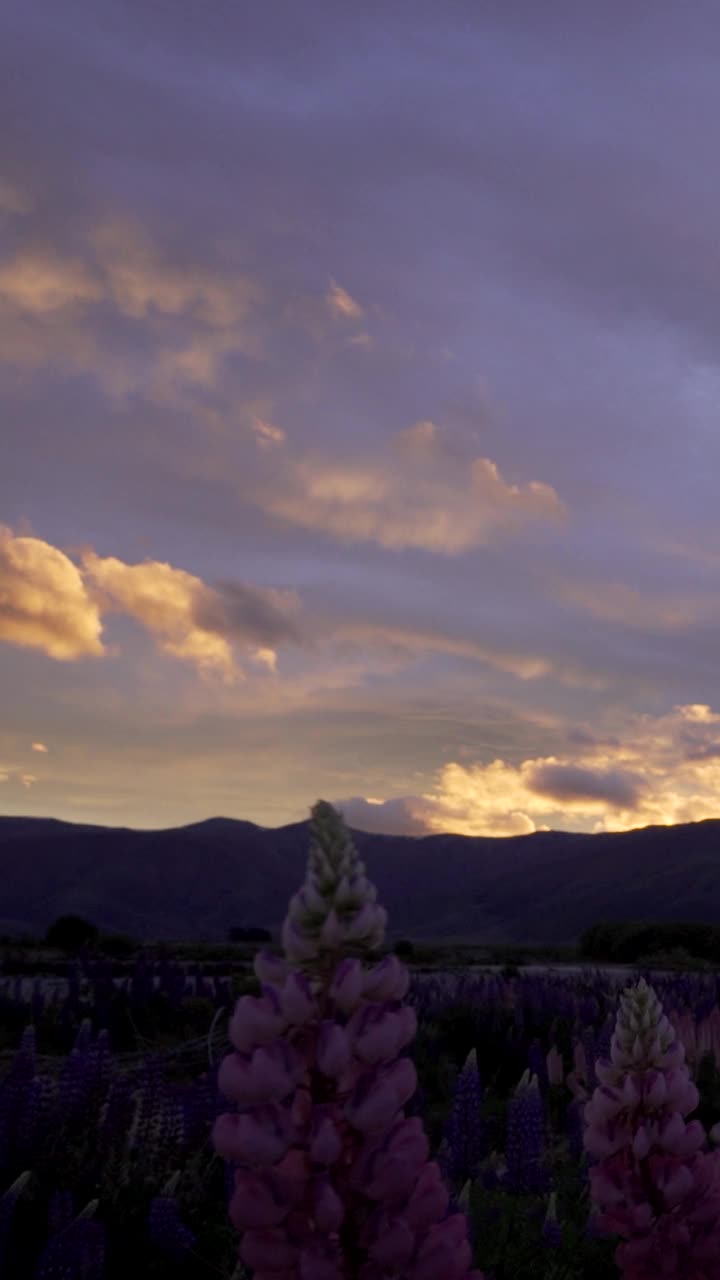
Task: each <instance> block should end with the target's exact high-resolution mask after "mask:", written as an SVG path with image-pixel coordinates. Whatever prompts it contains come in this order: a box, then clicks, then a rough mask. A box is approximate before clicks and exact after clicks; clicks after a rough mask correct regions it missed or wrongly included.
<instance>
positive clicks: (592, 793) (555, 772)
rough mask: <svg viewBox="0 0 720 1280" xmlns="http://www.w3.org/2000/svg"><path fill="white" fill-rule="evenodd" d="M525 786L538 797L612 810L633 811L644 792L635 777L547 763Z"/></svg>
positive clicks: (618, 771) (534, 771)
mask: <svg viewBox="0 0 720 1280" xmlns="http://www.w3.org/2000/svg"><path fill="white" fill-rule="evenodd" d="M527 786H528V787H529V788H530V790H531V791H536V792H537V794H538V795H540V796H547V797H548V798H549V799H552V800H559V801H561V802H565V801H567V800H571V801H575V800H578V801H581V800H590V801H591V802H593V803H594V802H595V801H596V800H598V801H601V802H602V803H603V804H606V805H608V806H609V807H610V808H613V809H633V808H635V806H636V805H637V803H638V801H639V800H640V798H641V796H642V795H643V794H644V793H645V792H646V790H647V783H646V781H645V779H644V778H643V777H642V776H641V775H640V774H638V773H631V772H629V771H623V770H622V769H600V770H593V769H583V768H581V767H580V766H579V765H568V764H554V763H551V762H549V761H548V762H547V763H545V764H540V765H536V766H535V767H534V768H533V769H532V770H531V771H530V775H529V777H528V779H527Z"/></svg>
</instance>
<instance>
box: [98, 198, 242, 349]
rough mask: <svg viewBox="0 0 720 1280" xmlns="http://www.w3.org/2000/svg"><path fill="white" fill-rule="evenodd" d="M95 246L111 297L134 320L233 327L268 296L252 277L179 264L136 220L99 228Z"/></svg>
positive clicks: (193, 264)
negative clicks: (186, 319) (158, 317)
mask: <svg viewBox="0 0 720 1280" xmlns="http://www.w3.org/2000/svg"><path fill="white" fill-rule="evenodd" d="M92 244H93V246H94V249H95V254H96V258H97V262H98V266H99V268H100V270H101V272H102V273H103V274H104V277H105V283H106V296H109V297H110V298H112V300H113V301H114V302H115V305H116V306H117V307H118V309H119V310H120V311H121V312H122V313H123V314H124V315H127V316H130V317H132V318H134V319H142V318H144V317H145V316H148V315H150V314H152V313H153V312H158V313H160V314H164V315H170V316H177V315H190V316H192V317H193V318H194V319H196V320H197V321H199V322H200V323H201V324H204V325H208V326H209V327H210V328H212V329H231V328H233V327H235V326H237V325H238V324H240V323H241V322H242V321H243V320H245V319H246V318H247V316H248V314H249V313H250V311H251V310H252V308H253V307H255V306H256V305H257V304H258V303H259V302H260V301H261V300H262V298H263V296H264V291H263V289H262V288H261V286H260V284H259V283H258V282H257V281H256V280H252V279H250V277H248V276H244V275H241V274H238V273H233V274H231V275H229V276H228V275H227V274H226V273H224V272H220V271H213V270H211V269H210V268H208V267H203V266H198V265H197V264H196V263H187V262H178V263H173V262H172V260H170V259H169V258H168V257H165V256H163V255H162V254H161V253H159V252H158V250H157V248H156V247H155V246H154V245H153V243H152V242H151V240H150V239H149V237H148V236H147V235H145V234H144V233H143V231H142V230H141V228H140V227H139V226H138V225H137V224H136V223H133V222H130V221H115V222H110V223H106V224H105V225H102V226H100V227H98V228H97V230H96V231H95V232H94V233H93V235H92Z"/></svg>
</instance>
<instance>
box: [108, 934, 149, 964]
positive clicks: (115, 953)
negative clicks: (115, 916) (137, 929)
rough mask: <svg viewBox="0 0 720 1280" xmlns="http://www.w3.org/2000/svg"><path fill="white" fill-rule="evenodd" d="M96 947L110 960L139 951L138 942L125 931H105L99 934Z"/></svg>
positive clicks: (122, 957)
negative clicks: (105, 932)
mask: <svg viewBox="0 0 720 1280" xmlns="http://www.w3.org/2000/svg"><path fill="white" fill-rule="evenodd" d="M98 947H99V950H100V951H101V952H102V953H103V955H105V956H109V957H110V958H111V959H112V960H124V959H126V958H127V957H128V956H133V955H135V952H136V951H139V949H140V943H139V942H136V941H135V939H134V938H130V937H128V935H127V934H126V933H107V934H101V935H100V938H99V941H98Z"/></svg>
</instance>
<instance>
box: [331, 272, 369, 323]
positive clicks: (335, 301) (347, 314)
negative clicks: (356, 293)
mask: <svg viewBox="0 0 720 1280" xmlns="http://www.w3.org/2000/svg"><path fill="white" fill-rule="evenodd" d="M325 301H326V302H327V304H328V306H329V308H330V310H331V311H332V313H333V314H334V315H336V316H340V317H341V318H343V319H345V320H360V319H361V318H362V316H363V315H364V314H365V312H364V311H363V308H362V307H361V306H360V303H359V302H356V301H355V299H354V298H352V297H351V296H350V294H349V293H348V292H347V289H343V288H342V285H339V284H337V283H336V281H335V280H331V281H330V288H329V289H328V291H327V293H326V295H325Z"/></svg>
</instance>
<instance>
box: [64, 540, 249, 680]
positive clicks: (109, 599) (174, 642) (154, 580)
mask: <svg viewBox="0 0 720 1280" xmlns="http://www.w3.org/2000/svg"><path fill="white" fill-rule="evenodd" d="M82 563H83V570H84V573H85V575H86V577H87V578H88V579H89V580H90V581H91V583H92V584H93V587H94V588H95V589H96V591H98V600H99V601H100V602H101V605H102V607H103V610H104V611H105V610H108V611H109V610H112V609H119V610H120V611H121V612H122V613H126V614H129V615H130V616H131V617H133V618H136V619H137V620H138V622H141V623H142V624H143V626H144V627H146V628H147V630H148V631H150V632H151V633H152V634H153V635H154V636H155V638H156V640H157V643H158V645H159V647H160V649H161V650H162V651H163V652H164V653H169V654H172V655H173V656H174V657H176V658H187V659H189V660H190V661H191V662H194V663H195V664H196V665H197V667H198V668H199V669H200V670H201V671H208V670H209V671H213V670H215V671H218V672H220V674H221V675H222V676H223V677H224V678H225V679H226V680H227V681H228V682H232V681H233V680H235V679H237V678H238V672H237V671H236V669H235V663H234V658H233V653H232V649H231V647H230V645H229V644H228V641H227V639H226V638H225V637H224V636H222V635H218V634H217V632H213V631H211V630H207V629H206V628H204V627H202V626H198V624H197V622H196V620H195V614H194V611H195V607H196V600H197V598H198V596H201V595H202V593H203V592H204V591H206V590H207V588H206V586H205V584H204V583H203V582H202V580H201V579H200V578H196V577H195V576H194V575H193V574H191V573H186V572H185V571H184V570H183V569H174V568H173V567H172V566H171V565H169V564H161V563H159V562H158V561H155V560H152V561H146V562H145V563H144V564H135V565H129V564H125V563H124V562H123V561H122V560H118V559H117V558H116V557H115V556H107V557H106V558H104V559H103V558H101V557H100V556H97V555H96V554H95V553H94V552H93V551H87V552H85V553H84V555H83V558H82Z"/></svg>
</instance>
